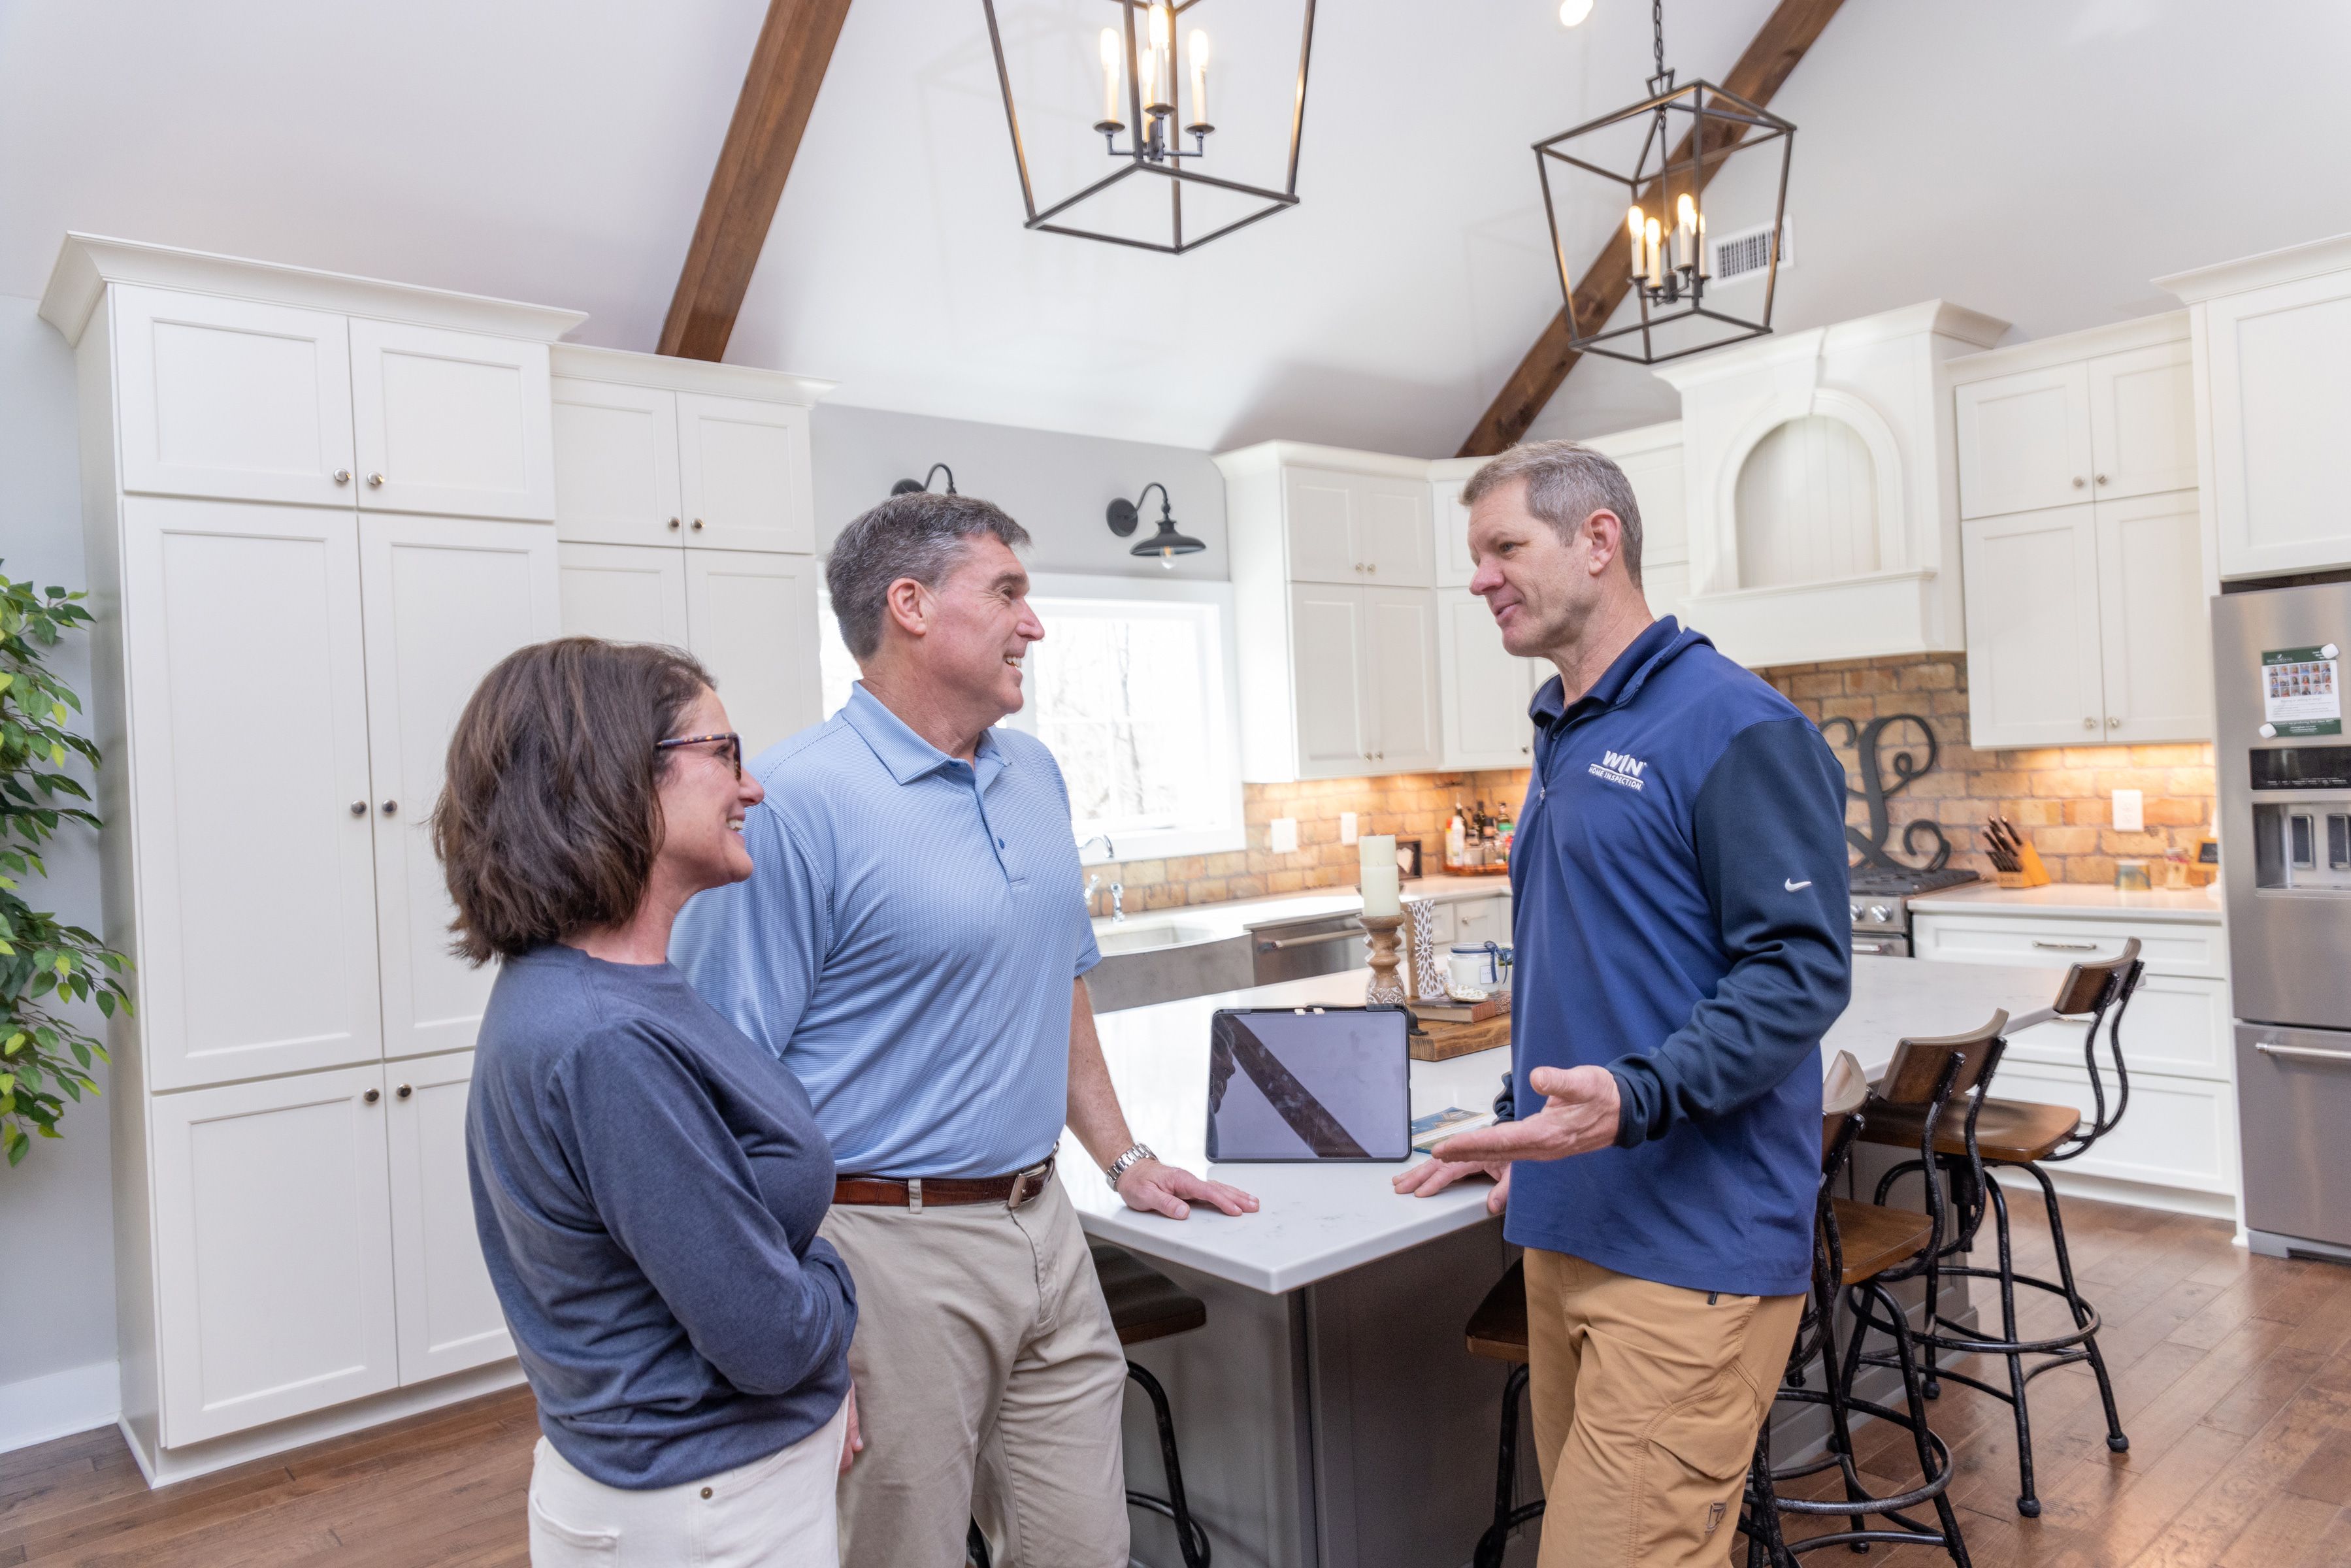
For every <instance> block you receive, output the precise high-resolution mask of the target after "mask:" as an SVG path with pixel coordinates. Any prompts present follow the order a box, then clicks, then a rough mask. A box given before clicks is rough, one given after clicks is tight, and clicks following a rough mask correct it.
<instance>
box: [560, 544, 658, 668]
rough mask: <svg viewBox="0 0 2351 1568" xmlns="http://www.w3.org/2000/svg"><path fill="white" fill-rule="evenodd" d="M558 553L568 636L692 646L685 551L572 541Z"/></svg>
mask: <svg viewBox="0 0 2351 1568" xmlns="http://www.w3.org/2000/svg"><path fill="white" fill-rule="evenodd" d="M555 549H556V559H557V560H558V562H559V565H560V567H561V572H562V579H561V580H562V601H563V634H564V635H565V636H567V637H603V638H606V639H609V640H610V641H611V642H615V643H668V644H669V645H670V646H671V647H673V648H684V647H686V646H687V645H688V644H689V643H690V641H691V639H690V638H689V636H688V634H687V632H686V623H685V552H684V550H681V549H660V548H657V547H647V546H642V545H588V544H569V543H565V544H559V545H557V546H556V547H555Z"/></svg>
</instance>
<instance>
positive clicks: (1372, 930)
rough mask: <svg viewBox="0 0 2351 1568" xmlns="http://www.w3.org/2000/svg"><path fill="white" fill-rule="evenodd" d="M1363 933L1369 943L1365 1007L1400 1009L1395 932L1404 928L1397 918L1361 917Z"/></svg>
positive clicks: (1401, 991) (1401, 983)
mask: <svg viewBox="0 0 2351 1568" xmlns="http://www.w3.org/2000/svg"><path fill="white" fill-rule="evenodd" d="M1361 918H1362V920H1363V923H1364V933H1365V934H1366V935H1367V936H1370V937H1371V939H1372V979H1371V984H1370V985H1368V986H1366V987H1365V988H1364V1005H1365V1006H1366V1007H1381V1006H1392V1007H1402V1006H1403V1005H1404V1003H1405V999H1406V998H1405V991H1404V981H1403V980H1401V979H1400V978H1398V977H1397V976H1396V957H1397V954H1396V930H1397V928H1398V927H1399V926H1401V925H1403V924H1404V916H1403V915H1364V916H1362V917H1361Z"/></svg>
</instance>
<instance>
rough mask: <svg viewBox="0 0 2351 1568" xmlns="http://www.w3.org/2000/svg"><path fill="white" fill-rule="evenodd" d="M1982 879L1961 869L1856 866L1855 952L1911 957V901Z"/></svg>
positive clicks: (1854, 892) (1853, 883) (1854, 875)
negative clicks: (1926, 869)
mask: <svg viewBox="0 0 2351 1568" xmlns="http://www.w3.org/2000/svg"><path fill="white" fill-rule="evenodd" d="M1980 880H1981V879H1980V878H1979V877H1978V876H1977V875H1976V873H1974V872H1971V871H1969V870H1967V869H1965V868H1964V867H1961V866H1945V867H1943V868H1942V869H1941V870H1939V871H1889V870H1886V869H1885V868H1883V867H1880V866H1855V867H1854V868H1853V872H1852V886H1853V901H1852V907H1853V950H1854V951H1855V952H1856V953H1876V954H1880V955H1882V956H1886V957H1889V958H1907V957H1909V956H1910V901H1911V900H1912V899H1913V898H1916V897H1918V896H1919V895H1921V894H1929V893H1939V892H1941V891H1942V890H1943V889H1944V888H1947V887H1957V886H1959V884H1960V883H1966V882H1976V881H1980Z"/></svg>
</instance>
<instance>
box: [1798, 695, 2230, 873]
mask: <svg viewBox="0 0 2351 1568" xmlns="http://www.w3.org/2000/svg"><path fill="white" fill-rule="evenodd" d="M1756 673H1757V674H1761V676H1762V677H1763V678H1764V679H1765V680H1768V681H1770V682H1771V684H1772V685H1775V686H1777V687H1778V688H1779V689H1780V690H1782V691H1783V692H1785V693H1787V694H1788V695H1789V697H1790V698H1791V699H1792V700H1793V701H1794V703H1795V704H1796V706H1798V707H1801V708H1802V709H1803V710H1804V712H1805V713H1806V714H1808V715H1809V716H1811V717H1812V718H1813V720H1814V721H1815V722H1818V721H1820V720H1822V719H1829V718H1840V717H1842V718H1851V719H1855V720H1856V721H1859V722H1861V723H1863V724H1866V723H1867V721H1868V720H1870V719H1872V718H1876V717H1878V716H1882V715H1886V714H1897V713H1915V714H1917V715H1919V716H1922V717H1924V718H1925V719H1926V720H1927V722H1928V723H1929V724H1931V725H1932V726H1934V728H1935V739H1936V742H1937V745H1938V747H1939V755H1938V758H1937V759H1936V764H1935V770H1934V771H1933V772H1932V773H1929V774H1928V775H1927V776H1926V777H1925V778H1923V779H1919V780H1917V782H1916V783H1914V784H1912V785H1911V786H1910V787H1909V788H1908V789H1906V790H1904V791H1903V792H1902V793H1901V794H1899V795H1896V796H1894V797H1892V798H1891V799H1890V800H1888V801H1887V803H1886V804H1887V810H1888V815H1889V817H1890V819H1891V821H1892V823H1893V827H1892V829H1891V831H1890V832H1889V833H1888V836H1887V843H1888V845H1889V846H1890V847H1892V848H1893V849H1894V850H1895V851H1896V855H1897V858H1906V859H1907V858H1909V857H1906V856H1901V855H1900V845H1901V833H1902V829H1903V826H1904V824H1906V823H1907V822H1911V821H1917V820H1918V819H1920V818H1925V819H1928V820H1929V821H1934V822H1936V823H1938V824H1939V825H1940V826H1941V828H1942V830H1943V831H1944V833H1945V834H1946V835H1947V836H1948V837H1949V839H1950V841H1951V863H1952V864H1953V865H1960V866H1967V867H1970V868H1971V869H1973V870H1975V871H1979V872H1980V873H1983V874H1984V875H1986V876H1990V875H1991V860H1990V859H1989V858H1987V857H1986V855H1985V854H1984V852H1983V841H1982V836H1981V835H1982V831H1983V830H1982V824H1983V823H1984V821H1986V819H1988V818H1991V817H1994V816H2000V817H2005V818H2007V819H2008V820H2009V821H2012V822H2014V823H2015V824H2016V825H2017V826H2018V827H2019V828H2022V829H2024V830H2025V831H2027V833H2028V834H2029V836H2030V837H2031V839H2032V846H2033V848H2034V849H2036V850H2038V851H2039V852H2040V853H2041V861H2042V863H2043V865H2045V866H2046V867H2048V869H2049V874H2050V876H2051V877H2052V878H2053V879H2054V880H2055V881H2058V882H2085V883H2105V884H2107V885H2109V886H2111V885H2112V884H2113V883H2114V880H2115V862H2116V861H2117V860H2145V861H2151V862H2152V861H2160V860H2162V859H2163V857H2164V855H2165V853H2166V852H2168V851H2170V850H2175V849H2178V850H2185V851H2187V852H2189V853H2190V854H2193V853H2194V852H2195V849H2196V841H2197V840H2198V839H2199V838H2201V837H2202V836H2203V835H2204V833H2205V832H2206V831H2208V830H2209V828H2210V823H2211V821H2212V747H2211V746H2210V744H2208V743H2204V742H2197V743H2194V744H2191V745H2183V746H2068V747H2039V748H2033V749H2029V750H2014V751H1978V750H1976V749H1975V748H1973V747H1970V745H1969V744H1968V662H1967V655H1966V654H1964V653H1915V654H1908V655H1906V656H1903V657H1900V658H1890V659H1851V660H1846V661H1844V662H1841V663H1838V664H1787V665H1782V666H1778V667H1775V668H1772V669H1768V670H1760V671H1758V672H1756ZM1901 733H1909V729H1908V727H1907V726H1897V727H1894V728H1891V729H1889V730H1887V731H1886V737H1885V744H1883V745H1881V747H1880V748H1879V751H1880V758H1881V761H1882V762H1883V763H1885V766H1886V771H1887V772H1888V774H1889V775H1890V773H1891V764H1890V761H1887V760H1886V758H1888V757H1889V755H1890V753H1891V751H1892V750H1893V749H1895V746H1896V741H1897V739H1898V736H1899V734H1901ZM1840 755H1841V756H1842V757H1843V758H1844V763H1845V770H1846V773H1847V774H1848V776H1851V775H1852V773H1853V768H1854V761H1853V755H1852V752H1851V750H1850V748H1841V750H1840ZM2116 789H2137V790H2140V791H2142V792H2143V794H2144V795H2145V798H2146V799H2145V817H2146V822H2147V831H2144V832H2138V833H2123V832H2116V831H2115V829H2114V825H2113V802H2112V800H2110V799H2109V794H2110V792H2111V791H2113V790H2116ZM1846 820H1847V821H1850V822H1852V823H1853V824H1854V825H1855V826H1865V825H1866V822H1867V812H1866V810H1865V808H1864V807H1863V805H1862V804H1861V802H1859V801H1855V802H1853V803H1852V806H1851V809H1850V810H1848V812H1847V813H1846ZM2149 869H2150V870H2151V871H2152V872H2154V873H2156V876H2157V882H2158V885H2160V883H2161V868H2160V867H2159V866H2153V867H2150V868H2149Z"/></svg>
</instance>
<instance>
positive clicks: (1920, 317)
mask: <svg viewBox="0 0 2351 1568" xmlns="http://www.w3.org/2000/svg"><path fill="white" fill-rule="evenodd" d="M2008 328H2009V323H2007V322H2006V321H2003V320H2001V319H2000V318H1999V317H1997V316H1987V315H1985V314H1984V313H1983V312H1982V311H1980V310H1970V309H1969V308H1967V307H1966V306H1964V305H1954V304H1952V303H1951V302H1950V301H1949V300H1948V299H1926V300H1921V301H1920V302H1919V303H1917V304H1916V305H1905V306H1901V307H1899V308H1896V309H1893V310H1881V311H1879V312H1878V313H1877V314H1876V315H1875V316H1863V317H1859V318H1857V319H1854V320H1851V321H1839V322H1837V323H1835V324H1834V325H1833V326H1827V327H1813V328H1809V329H1805V330H1803V331H1801V332H1775V333H1772V334H1771V335H1770V336H1768V337H1763V338H1757V339H1754V340H1750V341H1748V342H1744V343H1734V344H1732V345H1731V346H1730V347H1729V348H1726V349H1717V350H1715V351H1714V352H1712V353H1709V354H1699V355H1697V356H1695V357H1693V358H1691V359H1687V360H1675V361H1669V362H1668V363H1666V364H1662V365H1656V366H1653V367H1652V369H1653V370H1654V371H1656V375H1657V377H1658V379H1659V380H1661V381H1663V382H1666V383H1667V385H1669V386H1672V387H1674V388H1676V389H1677V390H1679V391H1682V392H1687V391H1688V390H1689V389H1690V388H1692V387H1696V386H1704V385H1706V384H1707V383H1708V382H1718V381H1720V380H1722V379H1723V378H1724V377H1726V376H1738V375H1745V374H1748V373H1749V372H1750V371H1753V370H1755V369H1756V368H1757V367H1758V366H1761V365H1773V364H1780V363H1782V362H1784V361H1792V360H1803V359H1816V358H1818V357H1820V356H1822V355H1823V354H1834V353H1840V352H1843V351H1844V350H1850V349H1860V348H1866V347H1867V346H1869V345H1870V344H1872V343H1886V342H1892V341H1895V340H1897V339H1902V338H1916V337H1927V336H1933V337H1938V338H1949V339H1951V340H1955V341H1957V342H1961V343H1965V344H1968V345H1969V346H1970V347H1972V348H1978V349H1989V348H1991V346H1992V345H1993V344H1994V343H1997V342H1999V341H2000V340H2001V335H2002V334H2003V333H2005V332H2006V331H2007V330H2008Z"/></svg>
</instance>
